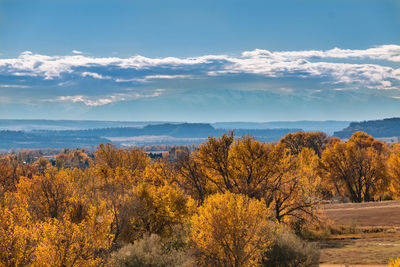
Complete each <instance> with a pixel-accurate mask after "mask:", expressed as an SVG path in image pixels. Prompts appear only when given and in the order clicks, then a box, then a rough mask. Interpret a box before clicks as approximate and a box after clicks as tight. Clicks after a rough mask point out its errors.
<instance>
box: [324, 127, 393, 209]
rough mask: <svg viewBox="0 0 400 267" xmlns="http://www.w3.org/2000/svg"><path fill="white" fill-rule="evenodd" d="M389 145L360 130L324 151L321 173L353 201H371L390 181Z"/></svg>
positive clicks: (339, 191) (338, 192)
mask: <svg viewBox="0 0 400 267" xmlns="http://www.w3.org/2000/svg"><path fill="white" fill-rule="evenodd" d="M386 150H387V148H386V145H385V144H384V143H383V142H379V141H376V140H374V139H373V138H372V137H371V136H370V135H368V134H366V133H363V132H356V133H354V134H353V136H352V137H351V138H350V139H349V141H347V142H346V143H344V142H336V143H334V144H332V145H329V146H328V147H327V148H326V150H325V151H324V152H323V154H322V159H321V164H320V168H321V171H322V173H321V175H322V176H324V177H326V178H327V179H328V181H330V183H331V184H332V185H333V188H334V190H335V191H336V193H337V194H338V195H340V196H342V197H344V195H343V192H344V193H345V194H346V195H347V196H348V197H349V198H350V200H351V201H352V202H363V201H371V200H375V199H377V198H379V197H380V196H381V195H382V192H383V189H384V187H385V186H386V184H387V176H386V169H385V161H386Z"/></svg>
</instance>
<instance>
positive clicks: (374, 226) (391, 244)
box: [319, 201, 400, 266]
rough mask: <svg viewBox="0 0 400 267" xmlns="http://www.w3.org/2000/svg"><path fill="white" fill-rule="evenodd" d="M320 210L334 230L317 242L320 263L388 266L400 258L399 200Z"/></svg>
mask: <svg viewBox="0 0 400 267" xmlns="http://www.w3.org/2000/svg"><path fill="white" fill-rule="evenodd" d="M321 213H322V214H323V215H324V216H325V217H326V218H327V219H328V220H329V221H330V222H331V225H332V229H333V231H332V234H331V235H329V236H328V237H327V238H326V240H323V241H320V242H319V243H320V247H321V264H322V266H346V265H347V266H387V262H388V259H389V258H391V257H400V201H384V202H373V203H346V204H328V205H324V206H323V207H322V209H321ZM334 229H338V231H335V230H334ZM332 264H334V265H332Z"/></svg>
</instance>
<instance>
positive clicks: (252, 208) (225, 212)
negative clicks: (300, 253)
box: [191, 192, 273, 266]
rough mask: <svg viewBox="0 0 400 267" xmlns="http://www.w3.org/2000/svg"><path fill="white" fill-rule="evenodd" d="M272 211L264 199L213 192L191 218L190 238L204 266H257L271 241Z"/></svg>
mask: <svg viewBox="0 0 400 267" xmlns="http://www.w3.org/2000/svg"><path fill="white" fill-rule="evenodd" d="M268 216H269V212H268V209H267V207H266V206H265V204H264V203H263V202H261V201H258V200H255V199H251V198H249V197H247V196H245V195H237V194H233V193H229V192H227V193H225V194H214V195H212V196H210V197H208V198H207V199H206V201H205V202H204V205H203V206H202V207H200V208H199V210H198V214H197V215H195V216H193V218H192V227H191V238H192V241H193V245H194V249H195V250H196V252H197V253H196V256H197V258H198V260H199V262H200V263H201V264H202V265H205V266H254V265H256V264H258V263H259V262H260V260H261V258H262V256H263V253H264V251H265V250H267V249H268V248H269V247H270V245H271V244H272V238H273V236H272V234H271V232H272V227H271V223H270V221H269V219H268Z"/></svg>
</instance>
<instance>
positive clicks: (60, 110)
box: [0, 0, 400, 122]
mask: <svg viewBox="0 0 400 267" xmlns="http://www.w3.org/2000/svg"><path fill="white" fill-rule="evenodd" d="M399 14H400V1H398V0H392V1H387V0H374V1H370V0H359V1H356V0H343V1H342V0H335V1H333V0H331V1H321V0H318V1H314V0H307V1H305V0H303V1H296V0H291V1H288V0H282V1H252V0H247V1H235V0H230V1H224V0H220V1H215V0H214V1H208V0H204V1H190V0H181V1H174V0H170V1H161V0H159V1H154V0H146V1H133V0H126V1H125V0H120V1H118V0H115V1H104V0H98V1H91V0H85V1H82V0H81V1H75V0H66V1H64V0H48V1H43V0H35V1H31V0H25V1H22V0H0V118H40V119H42V118H44V119H99V120H103V119H104V120H168V121H210V122H212V121H273V120H326V119H337V120H364V119H375V118H383V117H393V116H400V64H399V63H400V16H399Z"/></svg>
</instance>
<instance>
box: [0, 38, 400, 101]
mask: <svg viewBox="0 0 400 267" xmlns="http://www.w3.org/2000/svg"><path fill="white" fill-rule="evenodd" d="M76 52H79V51H75V53H74V55H72V56H46V55H40V54H34V53H32V52H30V51H27V52H23V53H21V54H20V56H19V57H17V58H11V59H0V73H1V74H3V75H7V74H8V75H13V76H31V77H39V78H40V77H41V78H43V79H45V80H46V79H47V80H52V79H61V81H60V82H65V80H62V79H63V77H62V74H64V73H65V74H70V75H79V76H82V77H92V78H95V79H108V80H112V81H114V82H117V83H119V82H136V83H149V82H152V81H153V80H157V79H191V78H192V77H194V76H196V77H205V78H206V77H207V76H224V75H228V74H234V75H235V74H254V75H260V76H265V77H298V78H308V77H310V78H322V79H325V80H326V82H328V83H331V84H342V83H343V84H359V85H360V86H365V87H369V88H376V89H391V88H398V86H399V82H400V69H394V68H392V67H389V66H387V65H388V64H386V65H384V64H382V63H377V62H371V60H381V61H385V62H395V63H397V62H400V45H382V46H377V47H373V48H369V49H365V50H351V49H340V48H333V49H330V50H306V51H278V52H273V51H268V50H261V49H256V50H253V51H246V52H243V53H242V54H241V55H240V56H227V55H206V56H200V57H188V58H176V57H165V58H148V57H143V56H140V55H138V56H133V57H129V58H118V57H101V58H99V57H97V58H96V57H88V56H84V55H82V54H80V53H76ZM328 59H335V62H329V60H328ZM340 59H343V61H342V62H340ZM353 59H364V60H367V62H368V63H349V60H353ZM344 60H346V62H344ZM392 64H393V63H392ZM93 68H96V69H101V73H102V74H99V73H97V72H94V71H93ZM110 69H112V71H110ZM71 101H72V100H71ZM80 102H83V101H80Z"/></svg>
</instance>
